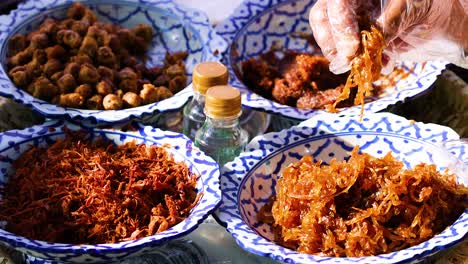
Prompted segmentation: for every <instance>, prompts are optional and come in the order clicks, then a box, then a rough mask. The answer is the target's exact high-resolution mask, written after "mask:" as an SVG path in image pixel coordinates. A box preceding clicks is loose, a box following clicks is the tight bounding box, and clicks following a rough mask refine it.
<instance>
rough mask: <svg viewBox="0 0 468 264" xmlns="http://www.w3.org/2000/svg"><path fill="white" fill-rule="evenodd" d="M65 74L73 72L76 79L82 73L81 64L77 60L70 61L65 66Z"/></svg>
mask: <svg viewBox="0 0 468 264" xmlns="http://www.w3.org/2000/svg"><path fill="white" fill-rule="evenodd" d="M63 73H64V74H71V75H73V77H75V79H77V78H78V77H79V73H80V65H79V64H78V63H76V62H70V63H68V64H67V66H65V70H63Z"/></svg>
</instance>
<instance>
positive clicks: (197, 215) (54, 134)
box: [0, 120, 221, 263]
mask: <svg viewBox="0 0 468 264" xmlns="http://www.w3.org/2000/svg"><path fill="white" fill-rule="evenodd" d="M65 127H67V128H68V129H71V130H80V129H84V130H86V131H88V133H89V135H90V137H97V136H101V137H104V138H107V139H110V140H112V141H113V142H114V143H115V144H118V145H119V144H123V143H124V142H129V141H135V142H136V143H138V144H139V143H144V144H148V145H158V146H164V147H165V148H166V150H167V151H169V153H171V154H172V155H173V157H174V159H175V160H176V161H182V162H185V163H186V164H187V166H188V167H189V168H190V170H191V171H192V172H194V173H195V174H198V175H200V177H199V179H198V181H197V190H198V191H199V192H203V196H202V198H201V199H200V201H199V202H198V204H197V205H196V206H195V207H194V208H193V209H192V211H191V213H190V215H189V217H188V218H186V219H185V220H184V221H182V222H181V223H179V224H177V225H175V226H173V227H171V228H169V229H168V230H166V231H163V232H161V233H158V234H156V235H153V236H148V237H144V238H140V239H136V240H132V241H125V242H120V243H115V244H97V245H71V244H60V243H47V242H44V241H38V240H31V239H28V238H25V237H21V236H17V235H15V234H12V233H10V232H8V231H5V230H4V229H0V243H1V244H3V245H5V246H8V247H12V248H15V249H16V250H18V251H20V252H23V253H24V254H26V255H28V260H29V261H30V262H32V263H55V262H44V260H45V261H59V262H66V263H96V262H100V263H110V262H112V261H115V260H122V259H124V258H128V257H132V256H137V255H141V254H145V253H149V252H151V250H152V249H155V248H157V247H158V246H159V245H161V244H162V243H164V242H166V241H168V240H171V239H174V238H178V237H181V236H183V235H186V234H188V233H189V232H191V231H193V230H194V229H195V228H196V227H197V226H198V225H199V224H200V223H202V222H203V220H204V219H205V218H206V217H208V215H209V214H210V213H211V212H212V211H213V210H214V209H215V208H216V206H217V205H218V204H219V202H220V200H221V192H220V189H219V168H218V165H217V163H216V162H215V161H213V159H211V158H210V157H208V156H205V155H204V154H203V153H202V152H201V151H200V150H199V149H198V148H196V147H194V146H193V145H192V141H190V140H189V139H188V138H187V137H185V136H184V135H182V134H179V133H174V132H165V131H162V130H159V129H156V128H152V127H149V126H138V127H137V130H136V131H128V132H122V131H119V130H114V129H97V128H90V127H85V126H82V125H77V124H72V123H64V121H58V120H56V121H49V122H47V123H45V124H43V125H39V126H34V127H31V128H28V129H24V130H11V131H8V132H4V133H1V134H0V157H1V159H0V187H3V186H4V185H5V184H7V183H8V179H9V176H10V175H11V174H12V173H14V171H13V168H12V162H13V161H14V160H15V159H16V158H18V156H19V155H20V154H21V153H22V152H24V151H25V150H27V149H29V148H30V146H46V145H48V144H51V143H52V142H54V141H55V140H57V139H61V138H64V137H65V133H64V128H65Z"/></svg>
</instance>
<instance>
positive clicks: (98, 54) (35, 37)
mask: <svg viewBox="0 0 468 264" xmlns="http://www.w3.org/2000/svg"><path fill="white" fill-rule="evenodd" d="M153 35H154V32H153V29H152V27H151V26H149V25H144V24H139V25H137V26H136V27H135V28H132V29H125V28H122V27H121V26H119V25H114V24H111V23H104V22H99V21H97V16H96V14H94V12H93V11H92V10H91V9H89V8H87V7H86V6H85V5H83V4H81V3H73V4H72V5H71V6H70V7H69V9H68V11H67V18H66V19H63V20H56V19H53V18H47V19H45V20H44V21H43V22H42V24H41V25H40V26H39V27H38V28H37V30H35V31H32V32H30V33H28V34H26V35H22V34H17V35H15V36H13V37H12V38H11V39H10V40H9V47H8V67H9V69H8V70H9V71H8V73H9V76H10V78H11V79H12V81H13V83H15V85H18V86H19V87H20V88H22V89H25V90H26V91H28V92H30V93H31V94H33V95H34V94H35V95H37V96H40V99H42V100H47V101H49V102H52V103H60V102H61V101H62V102H64V101H67V100H68V98H72V97H73V98H78V97H77V95H73V96H71V95H69V94H70V93H77V94H79V95H80V96H82V97H83V99H84V100H85V102H84V103H79V104H78V103H62V105H63V106H68V107H72V105H73V106H75V107H77V106H79V107H80V108H88V105H89V107H91V108H92V109H102V108H104V106H103V104H102V100H103V98H104V97H105V96H106V95H108V94H111V93H112V94H115V95H117V96H118V97H119V98H120V99H122V97H123V96H124V94H125V93H127V92H130V93H131V95H130V96H127V98H126V99H128V100H127V102H126V103H125V104H123V102H122V106H123V107H133V106H138V105H140V104H142V103H143V101H145V102H151V103H152V102H155V101H154V100H148V98H147V99H146V100H144V99H142V98H140V99H136V97H135V96H134V95H137V96H139V94H140V92H141V90H142V89H143V85H144V84H149V83H156V84H158V87H159V86H165V87H168V88H169V89H170V90H171V94H174V93H177V92H178V91H180V90H182V88H184V87H185V86H186V84H187V76H186V72H185V65H184V62H183V60H184V59H185V58H186V56H187V53H186V52H180V53H175V54H170V53H167V54H166V58H165V59H164V65H162V66H159V67H158V69H159V70H157V71H156V70H149V69H148V68H147V67H146V66H145V61H146V59H147V58H145V57H144V56H143V55H144V53H145V52H146V51H147V50H148V47H149V45H150V43H151V41H152V39H153ZM153 69H155V68H153ZM44 78H45V79H44ZM46 80H47V81H46ZM36 82H37V84H36ZM46 87H49V88H51V89H52V90H51V91H45V90H44V89H46ZM57 91H58V93H57ZM96 94H100V95H102V96H101V97H99V96H94V95H96ZM162 94H163V96H158V98H161V99H160V100H163V99H164V98H167V95H168V94H170V93H167V92H166V91H163V92H162ZM59 95H67V96H65V97H63V98H65V99H67V100H65V99H63V100H60V98H61V97H60V96H59ZM67 102H68V101H67ZM115 105H118V104H114V106H115ZM108 106H110V104H108ZM122 106H119V108H120V107H122Z"/></svg>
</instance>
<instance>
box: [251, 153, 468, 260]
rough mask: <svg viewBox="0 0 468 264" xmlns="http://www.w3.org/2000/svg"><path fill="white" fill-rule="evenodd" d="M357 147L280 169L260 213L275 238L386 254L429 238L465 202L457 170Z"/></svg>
mask: <svg viewBox="0 0 468 264" xmlns="http://www.w3.org/2000/svg"><path fill="white" fill-rule="evenodd" d="M358 151H359V148H358V147H356V148H355V149H354V150H353V152H352V155H351V157H350V159H349V160H348V161H337V160H332V161H331V162H330V164H329V165H326V164H322V162H321V161H316V162H315V161H314V159H313V157H310V156H306V157H303V158H302V159H301V160H300V161H298V162H296V163H293V164H290V165H289V166H288V167H287V168H286V169H284V170H283V172H282V178H281V179H279V180H278V183H277V186H276V196H274V197H273V198H272V199H271V202H270V203H267V204H266V205H265V206H264V207H263V208H262V209H261V210H260V213H259V214H258V215H257V217H258V219H259V221H262V222H264V223H272V224H273V229H274V230H275V235H276V240H277V242H278V243H280V244H282V245H284V246H286V247H290V248H293V249H295V250H297V251H299V252H303V253H308V254H318V255H326V256H334V257H345V256H347V257H361V256H370V255H378V254H384V253H389V252H393V251H397V250H400V249H404V248H407V247H410V246H413V245H416V244H419V243H421V242H423V241H426V240H427V239H429V238H431V237H433V236H434V235H436V234H438V233H440V232H441V231H443V230H444V229H445V228H446V227H447V226H449V225H450V224H452V223H453V222H454V221H455V220H456V219H457V218H458V217H459V216H460V215H461V214H462V213H463V211H464V210H465V208H466V207H467V194H468V188H467V187H464V186H460V185H457V183H456V179H455V175H453V174H448V173H443V174H442V173H440V172H438V171H437V170H436V166H435V165H428V164H419V165H417V166H415V167H414V168H413V169H407V170H406V169H404V168H403V163H402V162H400V161H398V160H396V159H395V158H394V157H393V156H392V155H391V153H388V154H387V155H386V156H384V157H382V158H374V157H372V156H370V155H368V154H359V153H358Z"/></svg>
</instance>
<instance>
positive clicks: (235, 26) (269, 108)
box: [216, 0, 448, 120]
mask: <svg viewBox="0 0 468 264" xmlns="http://www.w3.org/2000/svg"><path fill="white" fill-rule="evenodd" d="M308 1H309V2H311V3H314V2H315V1H316V0H308ZM294 2H297V0H270V1H263V0H245V1H243V2H242V3H241V4H240V5H239V6H238V7H237V8H236V9H235V10H234V12H233V13H232V14H231V15H230V16H229V17H228V18H226V19H225V20H223V21H222V22H221V23H219V24H218V25H217V26H216V30H217V32H218V34H219V35H221V36H222V37H223V38H225V39H226V41H228V43H229V47H228V48H227V50H226V52H225V53H224V55H223V61H224V62H225V63H226V66H227V67H228V70H229V73H230V75H231V78H230V80H229V83H230V84H231V85H232V86H235V87H237V88H239V89H240V90H241V92H242V104H243V105H245V106H246V107H249V108H253V109H256V110H259V111H265V112H267V113H271V114H279V115H281V116H284V117H287V118H292V119H298V120H306V119H308V118H311V117H315V116H317V115H321V114H326V113H328V112H327V111H326V110H323V109H309V110H306V109H299V108H297V107H292V106H288V105H283V104H280V103H278V102H276V101H273V100H270V99H266V98H265V97H263V96H261V95H259V94H257V93H255V92H253V91H252V90H251V89H250V88H248V87H247V86H246V85H244V83H243V81H242V80H241V78H240V76H238V72H237V70H235V68H236V67H235V66H234V65H233V64H234V60H233V54H235V53H236V52H237V51H235V49H236V48H235V46H236V40H237V39H238V38H239V37H240V36H241V35H242V33H244V31H245V30H247V27H248V26H249V25H250V24H251V23H253V22H254V21H255V20H256V19H257V18H259V17H261V16H263V15H265V14H267V13H269V12H270V11H271V10H274V9H276V8H277V7H280V6H284V5H288V4H291V3H294ZM246 13H247V14H249V15H246ZM447 64H448V62H446V61H430V62H427V63H425V66H424V67H427V68H424V69H428V68H429V67H430V68H431V69H430V70H428V71H429V72H425V71H422V72H421V74H420V75H417V79H416V80H414V82H412V83H414V84H416V85H417V86H414V87H405V88H404V89H403V88H401V89H398V90H396V91H395V92H394V93H392V94H388V95H386V96H382V97H380V98H377V99H376V100H372V101H370V102H366V103H365V104H364V109H365V112H378V111H381V110H383V109H385V108H387V107H388V106H391V105H394V104H396V103H397V102H400V101H404V100H407V99H411V98H414V97H416V96H419V95H421V94H422V93H424V92H425V91H426V90H428V89H430V88H431V87H432V84H433V83H434V82H435V81H436V79H437V76H439V75H440V74H441V72H442V71H443V70H444V69H445V67H446V65H447ZM415 65H416V66H420V65H423V64H420V63H417V64H415ZM338 110H339V114H341V115H355V114H357V113H359V112H360V111H361V106H360V105H355V106H352V107H346V108H341V109H338Z"/></svg>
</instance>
